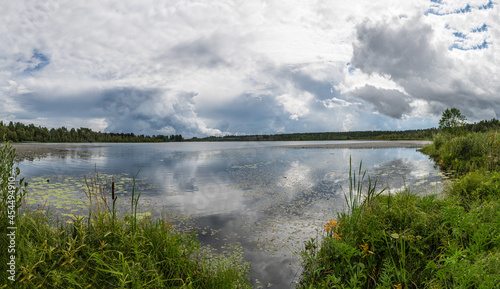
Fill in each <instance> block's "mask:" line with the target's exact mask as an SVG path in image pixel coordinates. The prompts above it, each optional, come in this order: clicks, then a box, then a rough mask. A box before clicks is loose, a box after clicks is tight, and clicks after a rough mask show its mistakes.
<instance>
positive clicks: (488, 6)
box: [478, 0, 493, 10]
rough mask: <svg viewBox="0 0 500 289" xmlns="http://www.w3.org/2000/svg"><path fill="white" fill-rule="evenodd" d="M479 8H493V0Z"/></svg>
mask: <svg viewBox="0 0 500 289" xmlns="http://www.w3.org/2000/svg"><path fill="white" fill-rule="evenodd" d="M478 8H479V10H483V9H492V8H493V1H491V0H490V1H489V2H488V3H487V4H485V5H480V6H479V7H478Z"/></svg>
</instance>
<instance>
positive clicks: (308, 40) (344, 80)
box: [0, 0, 500, 137]
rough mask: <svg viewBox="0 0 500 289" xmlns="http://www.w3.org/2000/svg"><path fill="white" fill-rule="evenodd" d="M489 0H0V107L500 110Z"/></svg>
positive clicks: (235, 129)
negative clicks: (451, 108)
mask: <svg viewBox="0 0 500 289" xmlns="http://www.w3.org/2000/svg"><path fill="white" fill-rule="evenodd" d="M499 15H500V8H499V6H498V4H497V3H496V2H495V1H490V0H471V1H457V0H441V1H439V0H431V1H424V0H420V1H400V0H384V1H377V0H359V1H352V0H330V1H323V0H302V1H298V0H288V1H277V0H241V1H240V0H233V1H230V0H227V1H226V0H212V1H205V0H204V1H202V0H167V1H157V0H146V1H103V0H96V1H69V0H45V1H38V0H33V1H28V0H23V1H6V3H3V4H2V9H1V10H0V23H1V24H0V35H2V37H1V39H2V45H0V119H2V120H4V121H19V122H23V123H35V124H36V125H42V126H47V127H60V126H66V127H76V128H78V127H90V128H92V129H94V130H101V131H107V132H134V133H137V134H142V133H144V134H182V135H183V136H185V137H192V136H199V137H200V136H207V135H224V134H271V133H292V132H323V131H347V130H402V129H415V128H428V127H435V126H437V123H438V120H439V118H440V115H441V113H442V111H443V110H444V109H446V108H448V107H453V106H454V107H457V108H459V109H460V110H461V111H462V112H463V113H464V114H465V115H466V116H467V118H468V119H469V121H477V120H481V119H491V118H500V116H499V114H500V77H499V69H498V67H499V64H500V43H499V40H500V17H499Z"/></svg>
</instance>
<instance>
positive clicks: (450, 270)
mask: <svg viewBox="0 0 500 289" xmlns="http://www.w3.org/2000/svg"><path fill="white" fill-rule="evenodd" d="M497 144H498V135H497V133H496V132H489V133H475V134H469V135H465V136H457V137H453V136H452V135H437V136H436V138H435V140H434V142H433V144H432V145H430V146H429V147H426V148H424V149H423V151H425V152H427V153H429V154H431V155H432V156H433V157H434V158H435V159H436V161H437V162H438V163H440V164H441V165H442V166H443V167H444V168H449V169H454V170H456V171H458V172H459V174H460V177H458V178H456V179H455V180H453V181H451V182H450V184H449V186H448V187H447V188H446V189H445V190H444V192H443V193H442V194H441V195H439V196H437V195H427V196H416V195H414V194H412V193H411V192H410V191H409V190H407V189H406V190H403V191H401V192H398V193H396V194H393V195H391V194H389V195H382V194H379V193H375V192H376V188H375V187H376V184H373V185H371V183H368V187H367V188H366V190H362V189H360V186H358V187H357V188H356V187H353V186H351V187H350V188H349V191H348V192H346V193H345V195H346V200H347V203H348V211H346V212H342V213H339V214H338V215H337V217H336V220H335V221H334V220H330V221H329V222H328V223H327V225H326V226H325V233H324V235H323V236H322V237H321V238H319V239H311V241H309V242H307V243H306V246H305V248H304V250H302V252H301V256H302V264H303V267H304V272H303V276H302V280H301V283H300V284H299V287H300V288H499V287H498V286H499V284H500V201H499V199H500V189H499V187H498V186H499V185H500V172H498V171H497V169H498V159H497V156H498V154H499V152H500V149H499V146H497ZM351 171H352V168H351ZM358 172H361V169H359V170H358ZM363 175H364V174H363ZM354 176H355V175H354V174H353V173H350V175H349V177H350V180H351V184H352V183H353V182H354V183H356V182H355V180H354ZM358 176H359V173H358ZM352 199H355V200H356V202H357V203H358V204H360V205H358V206H353V205H351V204H352V202H350V200H352Z"/></svg>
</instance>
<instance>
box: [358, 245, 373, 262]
mask: <svg viewBox="0 0 500 289" xmlns="http://www.w3.org/2000/svg"><path fill="white" fill-rule="evenodd" d="M363 242H364V241H363ZM359 246H360V247H361V253H363V256H362V257H361V258H364V257H366V256H368V255H370V254H375V253H373V252H372V251H370V250H369V249H370V244H368V243H364V244H363V245H359Z"/></svg>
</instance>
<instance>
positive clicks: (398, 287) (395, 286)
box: [392, 283, 403, 289]
mask: <svg viewBox="0 0 500 289" xmlns="http://www.w3.org/2000/svg"><path fill="white" fill-rule="evenodd" d="M392 287H394V289H403V284H401V283H399V284H396V285H392Z"/></svg>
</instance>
